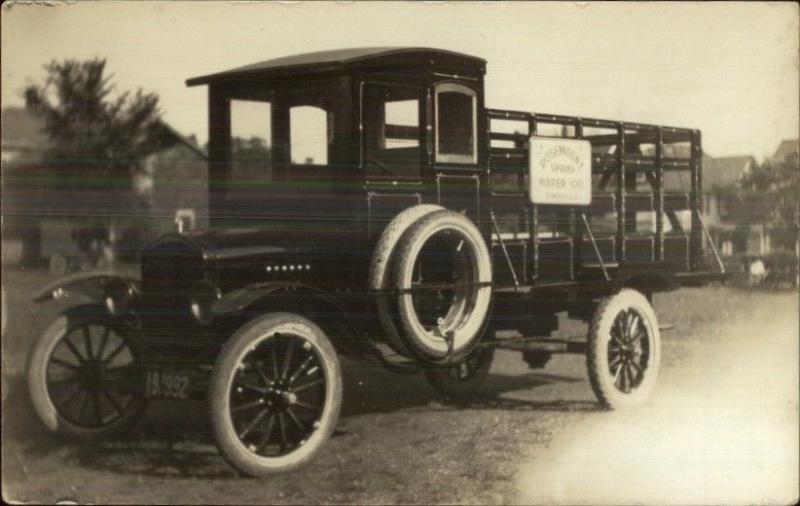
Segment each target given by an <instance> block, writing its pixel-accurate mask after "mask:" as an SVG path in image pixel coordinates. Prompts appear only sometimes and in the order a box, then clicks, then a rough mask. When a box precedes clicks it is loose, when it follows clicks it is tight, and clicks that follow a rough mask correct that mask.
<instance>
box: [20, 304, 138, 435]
mask: <svg viewBox="0 0 800 506" xmlns="http://www.w3.org/2000/svg"><path fill="white" fill-rule="evenodd" d="M134 344H135V343H134V341H133V340H132V331H131V329H130V328H129V327H128V326H126V325H125V324H124V323H122V322H119V321H117V320H114V319H112V318H111V317H109V316H108V315H107V312H106V310H105V308H103V307H102V306H86V307H82V308H79V309H76V310H73V311H71V312H70V313H67V314H65V315H62V316H59V317H58V318H56V319H55V321H53V323H52V324H50V326H49V327H47V329H46V330H45V331H44V332H43V333H42V334H41V335H40V336H39V338H38V339H37V341H36V343H35V344H34V347H33V350H32V352H31V355H30V358H29V361H28V388H29V390H30V395H31V401H32V403H33V407H34V410H35V411H36V414H37V415H38V416H39V418H40V419H41V420H42V422H43V423H44V424H45V425H46V426H47V427H48V428H49V429H50V430H53V431H59V432H64V433H66V434H69V435H72V436H78V437H82V438H88V439H94V438H96V437H102V436H104V435H107V434H109V433H113V432H117V431H120V430H122V429H125V428H128V427H129V426H130V425H131V424H132V423H134V422H135V421H136V420H137V419H138V417H139V415H141V413H142V412H143V411H144V409H145V406H146V400H145V399H143V398H142V397H141V395H140V392H141V388H139V387H140V385H139V383H140V374H139V373H140V371H139V360H140V359H139V356H138V353H137V350H136V348H135V346H134Z"/></svg>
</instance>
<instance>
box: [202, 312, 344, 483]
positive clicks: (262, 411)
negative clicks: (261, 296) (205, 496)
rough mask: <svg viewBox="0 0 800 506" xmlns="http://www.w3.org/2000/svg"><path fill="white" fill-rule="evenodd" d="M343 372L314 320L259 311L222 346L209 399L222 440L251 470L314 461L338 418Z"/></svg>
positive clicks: (233, 460)
mask: <svg viewBox="0 0 800 506" xmlns="http://www.w3.org/2000/svg"><path fill="white" fill-rule="evenodd" d="M341 403H342V374H341V368H340V366H339V359H338V357H337V355H336V350H335V349H334V347H333V345H332V344H331V342H330V341H329V339H328V337H327V336H326V335H325V333H324V332H323V331H322V330H321V329H320V328H319V327H317V326H316V325H315V324H314V323H312V322H311V321H310V320H308V319H306V318H303V317H302V316H299V315H294V314H290V313H273V314H268V315H265V316H261V317H259V318H256V319H255V320H253V321H251V322H250V323H248V324H246V325H245V326H244V327H242V328H241V329H240V330H239V331H237V332H236V334H234V335H233V337H232V338H231V339H230V341H228V342H227V343H226V344H225V346H224V347H223V350H222V352H221V353H220V355H219V358H218V359H217V363H216V365H215V367H214V372H213V374H212V378H211V390H210V395H209V404H210V406H209V407H210V409H211V424H212V427H213V430H214V434H215V436H216V439H217V445H218V447H219V449H220V452H221V453H222V455H223V456H224V457H225V459H226V460H227V461H228V462H229V463H230V464H231V465H233V467H235V468H236V469H238V470H239V471H241V472H243V473H245V474H247V475H250V476H255V477H258V476H265V475H268V474H273V473H278V472H284V471H289V470H291V469H294V468H297V467H299V466H301V465H303V464H305V463H307V462H309V461H310V460H311V459H312V458H313V457H314V456H315V455H316V454H317V452H318V451H319V450H320V448H321V447H322V446H323V445H324V444H325V442H326V441H327V440H328V438H329V437H330V435H331V433H332V432H333V430H334V428H335V426H336V422H337V420H338V418H339V410H340V408H341Z"/></svg>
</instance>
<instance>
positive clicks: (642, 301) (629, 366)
mask: <svg viewBox="0 0 800 506" xmlns="http://www.w3.org/2000/svg"><path fill="white" fill-rule="evenodd" d="M660 361H661V335H660V333H659V328H658V320H657V319H656V315H655V312H654V311H653V308H652V306H651V305H650V303H649V302H648V300H647V298H646V297H645V296H644V295H643V294H641V293H640V292H637V291H636V290H631V289H624V290H622V291H620V292H619V293H618V294H616V295H614V296H612V297H610V298H608V299H606V300H605V301H604V302H603V303H602V304H600V306H599V307H598V308H597V312H596V314H595V317H594V321H593V322H592V325H591V328H590V329H589V337H588V350H587V354H586V364H587V368H588V371H589V382H590V383H591V385H592V390H594V393H595V395H596V396H597V398H598V399H599V400H600V402H602V403H603V404H605V405H606V406H608V407H610V408H624V407H628V406H636V405H639V404H642V403H644V402H645V401H646V400H647V399H648V398H649V396H650V394H651V392H652V390H653V388H654V386H655V383H656V379H657V378H658V370H659V365H660Z"/></svg>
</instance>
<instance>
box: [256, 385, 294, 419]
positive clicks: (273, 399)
mask: <svg viewBox="0 0 800 506" xmlns="http://www.w3.org/2000/svg"><path fill="white" fill-rule="evenodd" d="M261 400H262V402H263V403H264V404H266V405H267V406H268V407H269V408H270V409H271V410H272V411H274V412H277V413H283V412H285V411H286V410H288V409H289V408H290V407H291V406H293V405H294V404H296V403H297V395H296V394H295V393H294V392H292V389H291V388H290V387H289V385H287V384H286V382H285V381H275V382H273V383H271V384H270V385H269V386H267V389H266V391H265V392H264V394H263V395H262V397H261Z"/></svg>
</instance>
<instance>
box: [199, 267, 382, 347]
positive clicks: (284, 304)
mask: <svg viewBox="0 0 800 506" xmlns="http://www.w3.org/2000/svg"><path fill="white" fill-rule="evenodd" d="M265 311H267V312H271V311H288V312H292V313H298V314H302V315H304V316H306V317H308V318H310V319H311V320H312V321H313V322H314V323H316V324H317V325H319V326H320V328H322V330H323V331H325V333H326V334H328V337H330V338H331V340H332V342H333V344H334V346H335V347H336V349H337V350H339V352H341V353H343V354H345V355H349V356H359V355H365V354H370V355H374V353H375V350H374V349H373V348H372V347H371V345H370V339H369V337H368V336H367V335H365V334H364V332H363V330H362V329H361V328H360V327H359V326H358V325H356V323H355V321H354V320H353V318H352V316H351V314H350V313H349V311H348V309H347V308H346V307H345V306H344V305H343V304H342V303H341V301H339V300H337V299H336V298H335V297H334V296H333V295H332V294H330V293H328V292H325V291H324V290H320V289H318V288H314V287H312V286H309V285H305V284H302V283H297V282H280V281H276V282H268V283H256V284H252V285H248V286H245V287H243V288H240V289H237V290H234V291H232V292H229V293H226V294H225V295H223V296H222V297H220V298H219V299H217V300H216V301H215V302H214V303H213V304H212V306H211V312H212V313H213V314H214V315H215V316H234V317H236V315H243V316H246V317H247V318H251V317H253V315H255V314H259V313H262V312H265Z"/></svg>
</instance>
